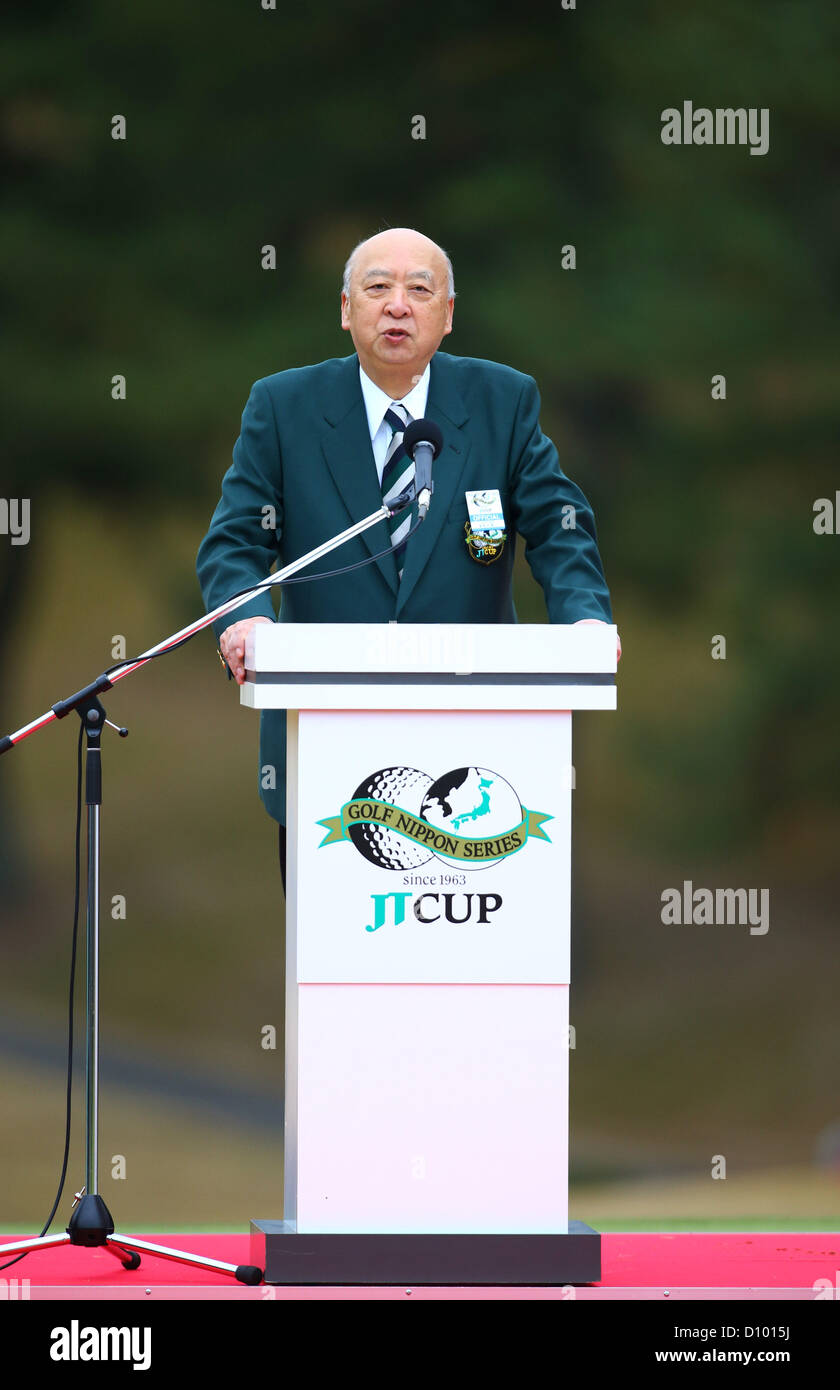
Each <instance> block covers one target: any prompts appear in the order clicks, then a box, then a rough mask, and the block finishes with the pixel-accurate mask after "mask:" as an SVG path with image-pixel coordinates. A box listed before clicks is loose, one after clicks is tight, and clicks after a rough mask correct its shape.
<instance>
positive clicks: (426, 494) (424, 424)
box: [403, 420, 443, 521]
mask: <svg viewBox="0 0 840 1390" xmlns="http://www.w3.org/2000/svg"><path fill="white" fill-rule="evenodd" d="M403 447H404V449H405V452H406V453H407V454H408V456H409V458H411V459H413V460H414V496H415V497H416V498H417V515H418V516H419V518H420V520H421V521H425V520H426V513H427V512H428V510H429V503H430V501H431V499H432V493H433V492H434V490H435V485H434V483H433V482H432V463H433V461H434V459H436V458H437V456H438V454H439V453H440V451H441V449H442V448H443V434H442V433H441V428H440V425H437V424H435V422H434V420H412V421H411V424H410V425H408V426H407V428H406V431H405V434H404V435H403Z"/></svg>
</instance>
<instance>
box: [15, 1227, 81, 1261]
mask: <svg viewBox="0 0 840 1390" xmlns="http://www.w3.org/2000/svg"><path fill="white" fill-rule="evenodd" d="M69 1244H70V1237H69V1236H68V1235H67V1233H66V1231H61V1232H60V1233H59V1234H57V1235H54V1236H35V1237H34V1239H32V1240H13V1241H12V1242H11V1244H9V1245H6V1244H5V1243H4V1244H2V1245H0V1260H3V1259H4V1258H5V1257H6V1255H22V1254H23V1253H24V1251H26V1250H48V1249H49V1248H50V1246H51V1245H69Z"/></svg>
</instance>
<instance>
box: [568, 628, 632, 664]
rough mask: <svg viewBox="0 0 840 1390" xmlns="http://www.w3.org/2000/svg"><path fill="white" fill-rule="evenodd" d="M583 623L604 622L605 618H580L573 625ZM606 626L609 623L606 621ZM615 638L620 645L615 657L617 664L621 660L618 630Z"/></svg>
mask: <svg viewBox="0 0 840 1390" xmlns="http://www.w3.org/2000/svg"><path fill="white" fill-rule="evenodd" d="M581 623H604V620H603V618H578V620H577V622H576V623H573V624H572V626H573V627H580V625H581ZM606 626H607V624H606V623H604V627H606ZM615 640H616V642H617V643H618V646H617V648H616V653H615V659H616V664H617V663H618V662H619V661H620V660H621V638H620V637H619V635H618V632H617V631H616V634H615Z"/></svg>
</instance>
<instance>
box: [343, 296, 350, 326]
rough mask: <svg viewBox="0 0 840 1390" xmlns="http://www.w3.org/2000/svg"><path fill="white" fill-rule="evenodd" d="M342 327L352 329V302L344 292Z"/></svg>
mask: <svg viewBox="0 0 840 1390" xmlns="http://www.w3.org/2000/svg"><path fill="white" fill-rule="evenodd" d="M341 326H342V328H346V329H349V327H350V301H349V300H348V298H347V295H346V294H345V293H344V291H343V290H342V292H341Z"/></svg>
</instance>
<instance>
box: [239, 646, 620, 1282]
mask: <svg viewBox="0 0 840 1390" xmlns="http://www.w3.org/2000/svg"><path fill="white" fill-rule="evenodd" d="M246 667H247V672H248V676H247V680H246V683H245V685H244V686H243V687H242V691H241V698H242V702H243V703H244V704H247V705H250V706H251V707H253V708H257V709H265V708H277V709H286V710H287V711H288V772H287V777H288V781H287V806H288V869H287V911H286V934H287V948H286V950H287V958H286V1110H285V1203H284V1215H283V1219H282V1221H281V1220H263V1221H254V1222H253V1223H252V1260H253V1262H254V1263H255V1264H258V1265H259V1266H260V1267H262V1268H264V1269H265V1270H266V1280H267V1282H269V1283H271V1282H274V1283H407V1284H411V1283H499V1284H504V1283H528V1284H530V1283H549V1284H552V1283H583V1282H589V1281H591V1280H594V1279H598V1278H600V1237H599V1236H598V1235H597V1233H595V1232H593V1231H591V1230H590V1229H589V1228H588V1227H585V1226H583V1225H582V1223H574V1222H573V1223H571V1226H570V1223H569V1219H568V1181H567V1174H568V1036H569V1011H568V995H569V912H570V865H571V858H570V855H571V801H572V788H573V785H574V772H573V767H572V748H571V711H572V710H574V709H615V707H616V686H615V671H616V632H615V628H614V627H605V626H570V627H559V626H525V625H520V626H495V625H474V626H472V625H471V626H462V625H446V624H442V625H439V626H431V625H430V626H426V625H423V626H409V625H399V624H394V623H389V624H383V625H379V624H376V625H374V624H358V625H356V624H334V625H333V624H312V625H302V624H301V625H297V624H286V625H284V624H277V625H275V626H268V625H263V624H259V625H257V627H256V628H255V629H254V631H253V634H252V638H251V641H250V643H249V647H248V650H247V653H246Z"/></svg>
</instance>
